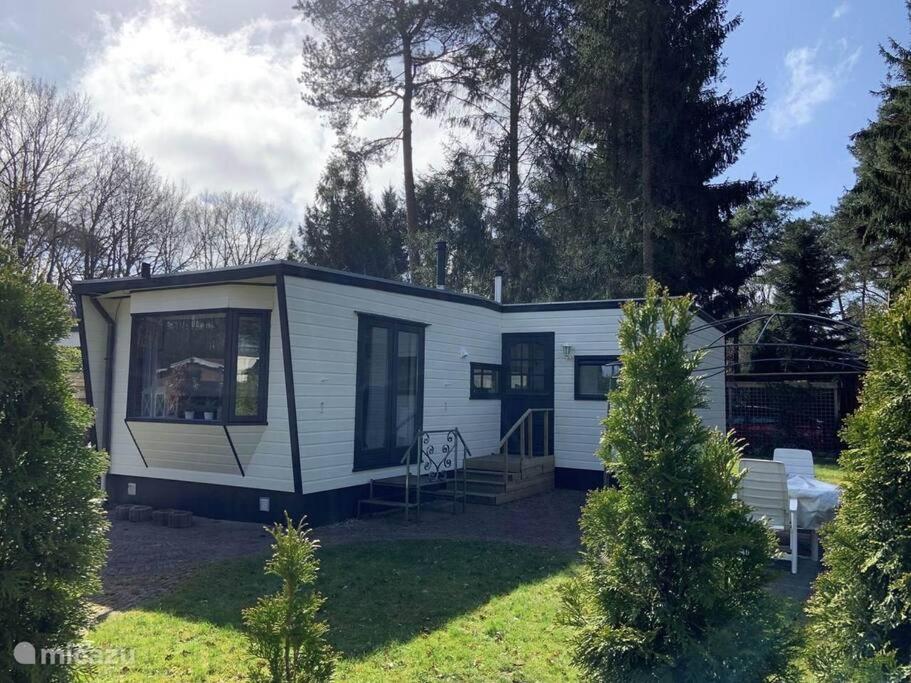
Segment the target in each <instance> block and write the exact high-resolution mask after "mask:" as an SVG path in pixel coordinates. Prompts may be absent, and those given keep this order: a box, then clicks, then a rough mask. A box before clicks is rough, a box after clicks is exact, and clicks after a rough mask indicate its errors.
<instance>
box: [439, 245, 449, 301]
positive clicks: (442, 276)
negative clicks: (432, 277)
mask: <svg viewBox="0 0 911 683" xmlns="http://www.w3.org/2000/svg"><path fill="white" fill-rule="evenodd" d="M446 251H447V245H446V241H445V240H440V241H439V242H437V289H446Z"/></svg>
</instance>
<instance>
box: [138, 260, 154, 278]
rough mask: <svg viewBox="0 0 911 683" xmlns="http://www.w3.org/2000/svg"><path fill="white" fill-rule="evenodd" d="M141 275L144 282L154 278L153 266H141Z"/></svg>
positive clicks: (143, 264) (145, 264) (144, 264)
mask: <svg viewBox="0 0 911 683" xmlns="http://www.w3.org/2000/svg"><path fill="white" fill-rule="evenodd" d="M139 274H140V275H141V276H142V278H143V280H148V279H149V278H150V277H152V266H150V265H149V264H148V263H145V262H143V263H142V264H140V266H139Z"/></svg>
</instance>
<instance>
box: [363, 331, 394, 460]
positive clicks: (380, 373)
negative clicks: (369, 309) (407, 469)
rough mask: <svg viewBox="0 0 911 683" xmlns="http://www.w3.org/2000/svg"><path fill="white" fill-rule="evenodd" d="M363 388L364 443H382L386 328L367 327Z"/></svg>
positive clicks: (386, 376) (369, 445)
mask: <svg viewBox="0 0 911 683" xmlns="http://www.w3.org/2000/svg"><path fill="white" fill-rule="evenodd" d="M365 347H366V348H365V350H364V354H365V356H364V361H365V363H366V390H365V395H364V446H365V447H366V448H370V449H372V448H382V447H383V446H384V445H385V444H386V425H387V420H386V416H387V411H388V409H389V406H388V404H387V393H388V387H389V330H388V329H386V328H385V327H371V328H370V332H369V337H368V339H367V343H366V344H365Z"/></svg>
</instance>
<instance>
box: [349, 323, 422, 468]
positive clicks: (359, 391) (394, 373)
mask: <svg viewBox="0 0 911 683" xmlns="http://www.w3.org/2000/svg"><path fill="white" fill-rule="evenodd" d="M355 313H357V318H358V321H357V357H356V363H355V365H356V368H355V398H354V401H355V404H354V449H353V450H354V458H353V466H352V471H353V472H361V471H364V470H377V469H383V468H387V467H395V466H398V465H399V464H400V461H401V458H402V456H403V455H404V453H405V451H406V450H407V448H408V447H407V446H396V445H395V434H396V430H395V422H396V420H397V419H398V415H397V414H396V412H395V410H394V407H395V402H396V397H395V392H396V391H397V387H398V382H399V372H398V366H397V358H398V335H399V332H411V333H414V334H417V336H418V348H417V351H418V362H417V365H418V367H417V394H416V397H415V403H416V406H415V407H416V410H415V416H414V420H415V429H416V431H420V430H422V429H423V428H424V360H425V354H426V349H425V334H424V331H425V328H426V327H427V323H422V322H416V321H413V320H403V319H400V318H390V317H387V316H383V315H376V314H373V313H361V312H359V311H355ZM373 327H383V328H386V329H387V330H389V345H388V347H387V357H386V373H387V374H386V377H387V386H386V400H387V409H388V407H389V406H392V407H393V409H392V410H388V412H387V415H386V441H385V443H384V444H383V447H382V448H366V447H365V446H364V434H363V430H364V429H365V427H366V421H365V410H364V409H365V405H364V388H365V387H366V384H365V372H366V371H367V365H366V363H365V359H366V348H367V341H368V335H367V331H368V330H370V329H371V328H373Z"/></svg>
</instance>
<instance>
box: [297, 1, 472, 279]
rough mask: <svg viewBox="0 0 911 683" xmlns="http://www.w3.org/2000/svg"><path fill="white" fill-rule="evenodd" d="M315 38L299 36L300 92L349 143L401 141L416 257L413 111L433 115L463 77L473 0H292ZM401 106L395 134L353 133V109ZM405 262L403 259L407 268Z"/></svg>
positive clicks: (373, 145)
mask: <svg viewBox="0 0 911 683" xmlns="http://www.w3.org/2000/svg"><path fill="white" fill-rule="evenodd" d="M295 9H296V10H298V11H299V12H301V15H302V17H303V18H304V19H306V20H307V21H309V22H310V23H311V24H312V25H313V26H314V27H315V28H316V30H317V32H318V33H319V35H320V36H321V38H319V39H318V38H315V37H312V36H311V37H308V38H306V39H305V40H304V49H303V57H304V68H303V72H302V74H301V82H302V83H304V85H305V86H306V91H305V93H304V99H305V100H306V101H307V102H308V103H309V104H311V105H312V106H314V107H317V108H318V109H321V110H323V111H326V112H329V113H330V115H331V117H332V123H333V125H334V126H335V128H336V130H337V131H338V132H339V133H340V134H341V135H342V137H343V140H344V141H345V143H346V144H347V145H348V146H354V145H356V146H357V147H359V148H360V149H358V150H356V151H359V152H361V153H363V154H365V155H366V156H368V157H373V156H377V155H380V156H383V155H385V154H386V153H387V152H388V151H390V149H391V148H392V147H393V146H395V145H397V144H398V143H401V149H402V177H403V187H404V193H405V221H406V225H407V239H406V242H407V248H408V256H409V259H410V260H411V261H413V262H417V261H418V260H419V259H418V254H417V252H416V250H417V242H416V240H417V232H418V223H417V221H418V218H417V215H418V206H417V199H416V195H415V182H416V181H415V173H414V138H413V128H414V114H415V111H417V112H420V113H423V114H425V115H428V116H435V115H437V114H438V113H439V111H440V109H441V107H442V106H443V105H444V104H445V103H446V102H447V101H448V100H449V98H450V97H451V96H452V90H453V88H455V87H457V86H458V85H459V84H461V83H462V82H463V79H464V77H465V73H464V72H465V69H466V66H465V61H466V60H467V58H468V53H470V50H471V39H470V36H471V35H472V34H471V31H470V30H469V28H468V27H470V26H471V25H472V24H473V21H474V12H475V11H476V6H475V3H473V2H462V1H456V0H449V1H444V0H422V1H421V2H409V1H408V0H374V1H372V2H361V1H360V0H298V1H297V4H296V5H295ZM396 106H401V112H400V115H401V129H400V131H399V132H398V133H397V134H394V135H391V136H386V137H380V138H376V139H373V140H369V141H366V142H365V141H357V140H355V139H354V137H353V135H352V123H354V120H355V119H356V118H357V117H373V116H383V115H385V114H386V113H387V112H389V110H390V109H392V108H393V107H396ZM410 267H411V265H409V268H410Z"/></svg>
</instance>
